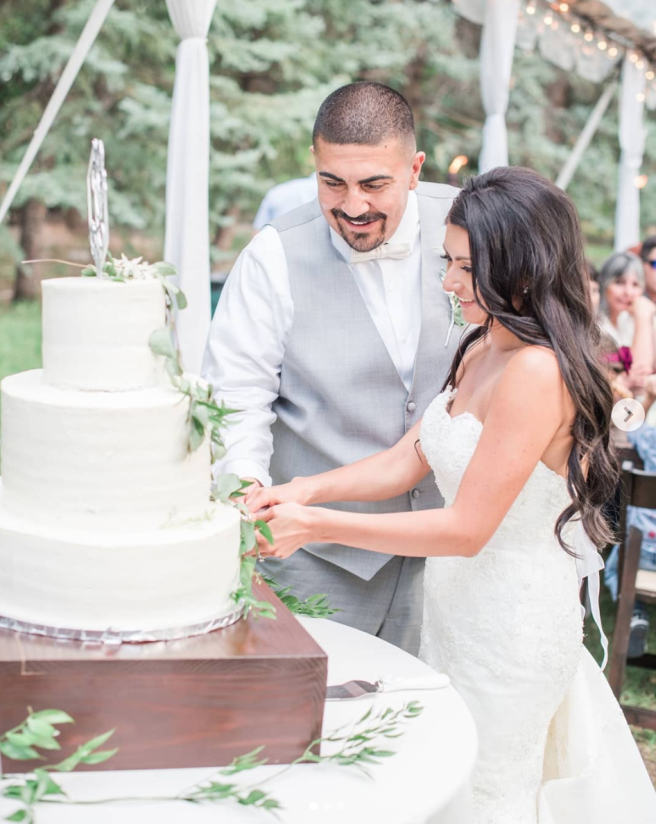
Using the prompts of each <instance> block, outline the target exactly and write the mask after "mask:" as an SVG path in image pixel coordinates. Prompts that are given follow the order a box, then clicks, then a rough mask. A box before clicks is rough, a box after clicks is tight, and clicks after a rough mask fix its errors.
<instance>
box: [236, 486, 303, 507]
mask: <svg viewBox="0 0 656 824" xmlns="http://www.w3.org/2000/svg"><path fill="white" fill-rule="evenodd" d="M304 480H305V479H304V478H294V479H293V480H292V481H290V482H289V483H288V484H280V485H279V486H270V487H263V486H258V487H256V486H253V487H249V490H248V492H247V493H246V497H245V498H244V503H245V504H246V506H247V507H248V509H249V511H250V512H251V514H255V513H256V512H258V511H259V510H261V509H266V507H269V506H275V505H276V504H288V503H297V504H305V503H307V502H308V501H307V494H306V490H305V484H304Z"/></svg>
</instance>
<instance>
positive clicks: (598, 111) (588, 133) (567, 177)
mask: <svg viewBox="0 0 656 824" xmlns="http://www.w3.org/2000/svg"><path fill="white" fill-rule="evenodd" d="M616 90H617V80H613V81H612V82H611V83H609V84H608V85H607V86H606V88H605V89H604V91H603V93H602V95H601V97H600V98H599V100H597V104H596V106H595V107H594V109H593V110H592V112H591V113H590V117H589V118H588V121H587V123H586V124H585V126H584V127H583V131H582V132H581V134H580V135H579V136H578V139H577V141H576V144H575V146H574V148H573V149H572V151H571V152H570V155H569V157H568V158H567V160H566V161H565V165H564V166H563V168H562V169H561V171H560V174H559V175H558V179H557V180H556V186H559V187H560V188H561V189H562V190H563V191H565V190H566V189H567V187H568V186H569V184H570V181H571V180H572V177H573V176H574V172H575V171H576V168H577V166H578V165H579V162H580V160H581V158H582V157H583V154H584V152H585V150H586V149H587V148H588V146H589V145H590V141H591V140H592V138H593V136H594V133H595V132H596V131H597V127H598V126H599V123H600V122H601V118H602V117H603V116H604V114H605V112H606V109H607V108H608V105H609V103H610V101H611V100H612V99H613V95H614V94H615V92H616Z"/></svg>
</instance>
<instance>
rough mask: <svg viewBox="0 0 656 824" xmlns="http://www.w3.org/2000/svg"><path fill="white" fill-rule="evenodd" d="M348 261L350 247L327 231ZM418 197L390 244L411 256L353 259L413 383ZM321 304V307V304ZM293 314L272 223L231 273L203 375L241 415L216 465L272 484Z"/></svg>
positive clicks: (394, 355)
mask: <svg viewBox="0 0 656 824" xmlns="http://www.w3.org/2000/svg"><path fill="white" fill-rule="evenodd" d="M330 234H331V239H332V242H333V245H334V246H335V248H336V249H337V251H338V252H339V254H340V255H341V256H342V257H343V258H344V260H345V261H346V262H347V263H348V262H349V260H350V255H351V251H352V250H351V247H350V246H349V245H348V244H347V243H346V241H345V240H344V239H343V238H342V237H341V236H340V235H339V234H338V233H337V232H335V231H333V230H332V229H331V230H330ZM419 241H420V226H419V208H418V204H417V196H416V194H415V193H414V192H410V195H409V197H408V205H407V207H406V210H405V212H404V214H403V217H402V219H401V223H400V224H399V227H398V229H397V230H396V232H395V233H394V235H393V237H392V238H390V244H397V243H402V244H408V245H409V246H410V247H411V248H412V252H411V254H410V256H409V257H407V258H404V259H402V260H394V259H390V258H381V259H379V260H372V261H367V262H365V263H357V264H350V263H349V268H350V269H351V272H352V273H353V277H354V279H355V282H356V284H357V286H358V289H359V290H360V293H361V295H362V298H363V300H364V302H365V305H366V307H367V309H368V311H369V313H370V315H371V317H372V320H373V321H374V323H375V325H376V328H377V329H378V333H379V334H380V337H381V339H382V341H383V343H384V344H385V347H386V348H387V351H388V352H389V354H390V357H391V359H392V362H393V363H394V365H395V367H396V370H397V372H398V373H399V376H400V378H401V380H402V381H403V383H404V384H405V386H406V387H407V389H408V390H410V387H411V385H412V377H413V370H414V362H415V355H416V353H417V346H418V343H419V333H420V331H421V243H420V242H419ZM319 309H320V307H319ZM293 320H294V302H293V299H292V295H291V289H290V284H289V276H288V272H287V260H286V257H285V253H284V250H283V246H282V242H281V240H280V235H279V234H278V232H277V231H276V229H274V228H273V227H272V226H265V228H264V229H263V230H262V231H261V232H260V233H259V234H258V235H256V236H255V238H253V240H252V241H251V242H250V243H249V244H248V246H247V247H246V248H245V249H244V251H243V252H242V253H241V255H240V256H239V258H238V259H237V262H236V263H235V266H234V268H233V270H232V272H231V273H230V276H229V278H228V280H227V281H226V285H225V287H224V289H223V292H222V294H221V299H220V300H219V304H218V307H217V310H216V312H215V314H214V319H213V320H212V325H211V328H210V335H209V340H208V345H207V349H206V352H205V361H204V364H203V375H204V377H205V378H206V379H207V380H208V381H209V382H210V383H211V384H212V385H213V387H214V389H215V396H216V398H217V399H218V400H221V399H222V400H223V401H224V403H225V404H226V406H228V407H230V408H231V409H238V410H240V413H239V414H238V415H234V416H231V418H229V419H228V420H234V423H233V425H231V426H229V427H228V428H227V429H226V430H225V431H224V435H223V437H224V441H225V444H226V448H227V454H226V456H225V457H224V458H223V459H222V460H221V461H219V462H218V463H217V464H216V466H215V471H216V472H219V473H222V472H234V473H235V474H237V475H239V476H240V477H242V478H244V477H252V478H257V480H259V481H260V482H261V483H262V484H264V485H265V486H268V485H270V484H271V478H270V476H269V462H270V460H271V455H272V454H273V437H272V435H271V425H272V424H273V422H274V421H275V418H276V416H275V414H274V412H273V411H272V405H273V403H274V401H275V400H276V398H277V397H278V391H279V388H280V371H281V368H282V362H283V359H284V356H285V347H286V345H287V340H288V336H289V332H290V329H291V327H292V323H293Z"/></svg>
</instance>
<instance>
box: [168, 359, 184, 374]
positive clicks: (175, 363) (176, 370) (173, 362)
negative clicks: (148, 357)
mask: <svg viewBox="0 0 656 824" xmlns="http://www.w3.org/2000/svg"><path fill="white" fill-rule="evenodd" d="M166 371H167V373H168V375H169V377H171V378H178V377H180V375H182V366H181V365H180V361H179V360H178V358H177V357H176V358H167V359H166Z"/></svg>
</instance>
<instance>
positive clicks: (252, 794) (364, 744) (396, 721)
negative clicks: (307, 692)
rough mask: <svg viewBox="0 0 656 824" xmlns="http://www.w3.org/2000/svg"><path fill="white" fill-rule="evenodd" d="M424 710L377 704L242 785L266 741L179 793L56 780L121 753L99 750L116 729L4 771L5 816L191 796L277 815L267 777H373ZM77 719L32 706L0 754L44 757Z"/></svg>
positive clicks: (1, 739) (27, 819) (27, 817)
mask: <svg viewBox="0 0 656 824" xmlns="http://www.w3.org/2000/svg"><path fill="white" fill-rule="evenodd" d="M422 711H423V707H422V706H421V704H419V702H418V701H409V702H407V703H405V704H404V705H403V706H402V707H401V708H400V709H397V710H394V709H392V708H391V707H388V708H386V709H384V710H379V711H378V712H376V713H374V712H373V707H372V708H370V709H369V710H368V711H367V712H366V713H365V714H364V715H363V716H362V717H361V718H360V719H358V720H357V721H356V722H355V723H350V724H346V725H344V726H343V727H339V728H338V729H336V730H334V731H333V732H331V733H329V734H328V735H326V736H324V737H323V738H317V739H315V740H314V741H312V743H311V744H310V745H309V746H308V747H307V748H306V750H305V752H304V753H303V754H302V755H301V756H299V757H298V758H297V759H295V760H294V761H292V763H291V764H288V765H286V766H283V767H281V768H280V770H279V771H278V772H277V773H275V774H274V775H270V776H268V777H267V778H264V779H263V780H261V781H259V782H257V783H254V784H250V785H246V786H241V785H240V784H239V783H238V782H237V781H226V778H229V779H232V778H234V776H236V775H238V774H240V773H243V772H246V771H248V770H252V769H255V768H256V767H261V766H263V765H264V764H266V763H267V760H268V759H266V758H259V755H260V753H261V752H262V750H263V749H264V747H263V746H261V747H257V748H256V749H254V750H252V751H251V752H249V753H246V754H245V755H240V756H237V757H236V758H234V759H233V761H232V763H231V764H230V765H229V766H227V767H224V768H223V769H220V770H218V771H216V772H215V773H213V774H212V775H211V776H210V777H209V778H208V779H207V780H205V781H202V782H199V783H198V784H195V785H193V786H192V787H190V788H189V789H187V790H184V791H183V792H181V793H179V794H178V795H172V796H159V797H156V798H147V797H144V796H137V797H135V798H106V799H85V800H84V801H76V800H75V799H74V798H71V797H70V796H69V795H68V794H67V793H66V791H65V790H64V789H63V787H62V786H61V785H60V784H58V783H57V781H55V780H54V778H53V777H52V773H57V772H72V771H73V770H75V768H76V767H77V766H78V765H80V764H101V763H103V762H105V761H107V760H109V759H110V758H111V757H112V756H113V755H115V753H116V752H118V748H114V749H111V750H100V749H98V748H99V747H102V745H103V744H104V743H105V742H106V741H107V740H108V739H109V738H111V736H112V735H113V734H114V732H115V730H109V732H105V733H102V734H101V735H97V736H95V737H94V738H92V739H91V740H89V741H87V742H85V743H84V744H81V745H80V746H79V747H78V748H77V749H76V750H75V752H74V753H72V754H71V755H69V756H67V757H66V758H64V759H62V760H61V761H58V762H56V763H55V764H47V765H45V766H41V767H37V768H36V769H34V770H33V771H32V772H31V773H30V775H31V776H33V777H29V776H28V777H25V778H22V779H19V778H18V777H17V776H15V775H14V776H11V777H9V776H5V775H0V780H1V781H2V786H1V787H0V795H1V796H2V797H4V798H7V799H10V800H11V801H15V802H16V803H17V804H19V805H20V806H19V807H17V809H16V810H14V812H13V813H11V814H10V815H8V816H7V817H6V818H5V819H4V820H5V821H18V822H22V824H35V822H36V810H35V808H36V807H37V805H39V804H45V803H51V804H70V805H76V806H77V805H88V804H89V805H96V804H109V803H115V802H121V801H123V802H125V801H139V802H144V801H187V802H189V803H191V804H202V803H216V802H219V801H232V802H233V803H237V804H240V805H242V806H245V807H254V808H257V809H261V810H266V811H268V812H270V813H273V814H274V815H276V813H277V811H278V810H281V809H282V805H281V804H280V802H279V801H278V800H277V799H276V798H275V797H274V796H273V795H272V794H271V792H270V791H266V790H263V789H262V785H263V784H264V783H265V782H268V781H271V780H272V779H275V778H279V777H280V776H281V775H282V774H283V773H285V772H287V771H288V770H289V769H290V768H291V767H293V766H295V765H296V764H324V763H330V764H336V765H338V766H342V767H355V768H357V769H358V770H360V771H361V772H363V773H364V774H365V775H367V776H368V777H371V772H370V769H369V768H370V767H372V766H376V765H377V764H379V763H380V762H381V760H382V759H384V758H390V757H391V756H393V755H395V752H394V750H389V749H384V748H382V747H381V744H383V743H384V740H383V739H392V738H399V737H400V736H402V735H403V733H404V732H405V729H404V728H405V725H406V722H407V721H410V720H413V719H415V718H417V717H419V715H421V713H422ZM72 723H74V720H73V718H71V716H70V715H68V713H66V712H63V711H62V710H41V711H39V712H33V711H32V710H30V711H29V715H28V717H27V718H26V719H25V720H24V721H23V722H21V723H20V724H18V725H17V726H16V727H13V728H12V729H11V730H8V731H7V732H5V733H3V734H1V735H0V753H2V755H5V756H6V757H7V758H11V759H13V760H14V761H33V760H35V759H40V760H43V759H44V756H43V755H42V753H41V752H39V750H44V751H47V752H52V751H57V750H60V749H61V744H60V743H59V741H58V740H57V739H58V737H59V735H60V732H61V731H60V730H59V729H57V727H58V726H59V725H62V724H72ZM324 742H325V743H328V744H334V745H336V746H335V748H334V750H335V751H334V752H331V753H330V754H327V755H321V754H320V752H321V744H322V743H324Z"/></svg>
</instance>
